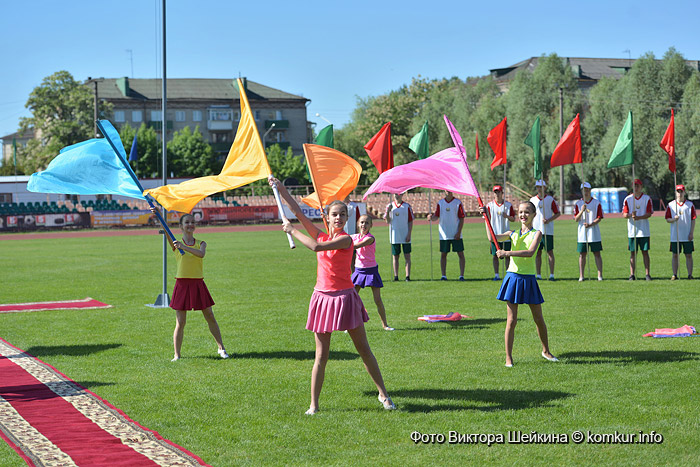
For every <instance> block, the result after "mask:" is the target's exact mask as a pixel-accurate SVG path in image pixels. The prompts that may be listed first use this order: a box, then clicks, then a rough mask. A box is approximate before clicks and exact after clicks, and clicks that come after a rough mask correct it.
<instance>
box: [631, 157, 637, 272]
mask: <svg viewBox="0 0 700 467" xmlns="http://www.w3.org/2000/svg"><path fill="white" fill-rule="evenodd" d="M635 180H636V179H635V178H634V164H632V200H633V201H632V208H633V209H634V212H633V214H632V215H633V216H636V215H637V209H638V208H637V197H636V196H635V195H634V181H635ZM632 226H633V227H634V228H633V230H632V231H633V232H634V238H632V258H633V263H634V268H633V269H632V275H633V276H634V278H635V279H636V278H637V221H636V220H634V217H632Z"/></svg>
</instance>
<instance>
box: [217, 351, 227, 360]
mask: <svg viewBox="0 0 700 467" xmlns="http://www.w3.org/2000/svg"><path fill="white" fill-rule="evenodd" d="M217 352H218V353H219V356H220V357H221V358H224V359H226V358H229V356H228V354H227V353H226V349H219V350H218V351H217Z"/></svg>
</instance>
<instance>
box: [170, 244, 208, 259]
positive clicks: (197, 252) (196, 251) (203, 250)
mask: <svg viewBox="0 0 700 467" xmlns="http://www.w3.org/2000/svg"><path fill="white" fill-rule="evenodd" d="M170 244H171V245H172V246H173V249H175V248H178V249H180V250H184V251H188V252H190V253H192V254H193V255H194V256H196V257H198V258H204V255H206V254H207V242H202V243H200V244H199V248H192V247H191V246H188V245H185V244H184V243H182V242H181V241H179V240H175V242H170Z"/></svg>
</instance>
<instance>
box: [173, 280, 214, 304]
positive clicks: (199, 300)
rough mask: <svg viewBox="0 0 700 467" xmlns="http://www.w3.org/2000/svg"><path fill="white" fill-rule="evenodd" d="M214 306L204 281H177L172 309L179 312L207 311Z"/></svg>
mask: <svg viewBox="0 0 700 467" xmlns="http://www.w3.org/2000/svg"><path fill="white" fill-rule="evenodd" d="M210 306H214V299H213V298H211V294H210V293H209V289H207V285H206V284H205V283H204V279H175V287H173V299H172V300H171V302H170V308H172V309H173V310H178V311H188V310H205V309H207V308H209V307H210Z"/></svg>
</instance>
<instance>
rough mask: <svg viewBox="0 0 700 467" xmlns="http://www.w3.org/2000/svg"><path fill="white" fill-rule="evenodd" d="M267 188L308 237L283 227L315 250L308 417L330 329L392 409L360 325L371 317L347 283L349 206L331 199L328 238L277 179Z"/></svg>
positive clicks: (323, 366) (321, 374)
mask: <svg viewBox="0 0 700 467" xmlns="http://www.w3.org/2000/svg"><path fill="white" fill-rule="evenodd" d="M270 185H271V186H276V187H277V189H278V190H279V193H280V195H281V196H282V199H283V200H284V202H285V203H286V204H287V205H288V206H289V208H290V209H291V210H292V212H293V213H294V215H295V216H296V217H297V219H298V220H299V221H300V222H301V225H302V226H303V227H304V228H305V229H306V231H307V232H308V234H309V235H308V236H307V235H305V234H304V233H302V232H300V231H298V230H297V229H296V228H294V226H293V225H292V224H291V223H289V221H285V222H284V224H283V226H282V229H283V230H284V231H285V232H287V233H288V234H290V235H292V236H294V238H295V239H297V240H298V241H299V242H301V244H302V245H304V246H305V247H307V248H308V249H309V250H311V251H314V252H316V258H317V260H318V268H317V279H316V286H315V287H314V293H313V295H312V296H311V303H310V304H309V315H308V319H307V321H306V329H308V330H310V331H313V332H314V336H315V339H316V359H315V361H314V368H313V371H312V372H311V405H310V406H309V410H307V411H306V414H307V415H313V414H315V413H316V412H318V398H319V396H320V394H321V388H322V386H323V378H324V376H325V373H326V363H327V362H328V352H329V350H330V343H331V333H332V332H333V331H348V334H349V335H350V337H351V338H352V342H353V344H355V348H356V349H357V352H358V353H359V354H360V357H362V361H363V362H364V364H365V368H366V369H367V372H368V373H369V375H370V377H371V378H372V381H374V384H375V385H376V386H377V390H378V391H379V396H378V399H379V402H381V403H382V405H383V406H384V408H385V409H387V410H394V409H395V408H396V406H395V405H394V403H393V402H392V401H391V398H390V397H389V395H388V394H387V392H386V388H385V387H384V380H383V379H382V373H381V372H380V371H379V365H378V364H377V360H376V359H375V358H374V354H373V353H372V349H370V347H369V343H368V342H367V335H366V334H365V325H364V323H365V322H366V321H368V320H369V316H367V311H366V310H365V307H364V305H363V304H362V300H361V299H360V296H359V295H358V294H357V292H356V291H355V288H354V286H353V283H352V280H350V264H351V262H352V253H353V250H354V248H353V243H352V239H351V238H350V236H349V235H348V234H346V233H345V232H344V231H343V227H344V226H345V222H346V221H347V219H348V208H347V206H346V205H345V204H344V203H343V202H342V201H333V202H332V203H331V204H330V205H329V206H327V208H326V213H324V216H325V218H326V222H327V223H328V231H329V232H328V234H326V233H324V232H322V231H321V230H320V229H319V228H318V227H316V226H315V225H314V224H313V222H311V220H309V218H308V217H306V216H305V215H304V213H303V211H302V210H301V209H300V208H299V205H298V204H297V202H296V201H295V200H294V198H292V196H291V195H290V194H289V192H288V191H287V189H286V188H285V187H284V185H282V184H281V183H280V182H279V180H277V179H276V178H273V177H270Z"/></svg>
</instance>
